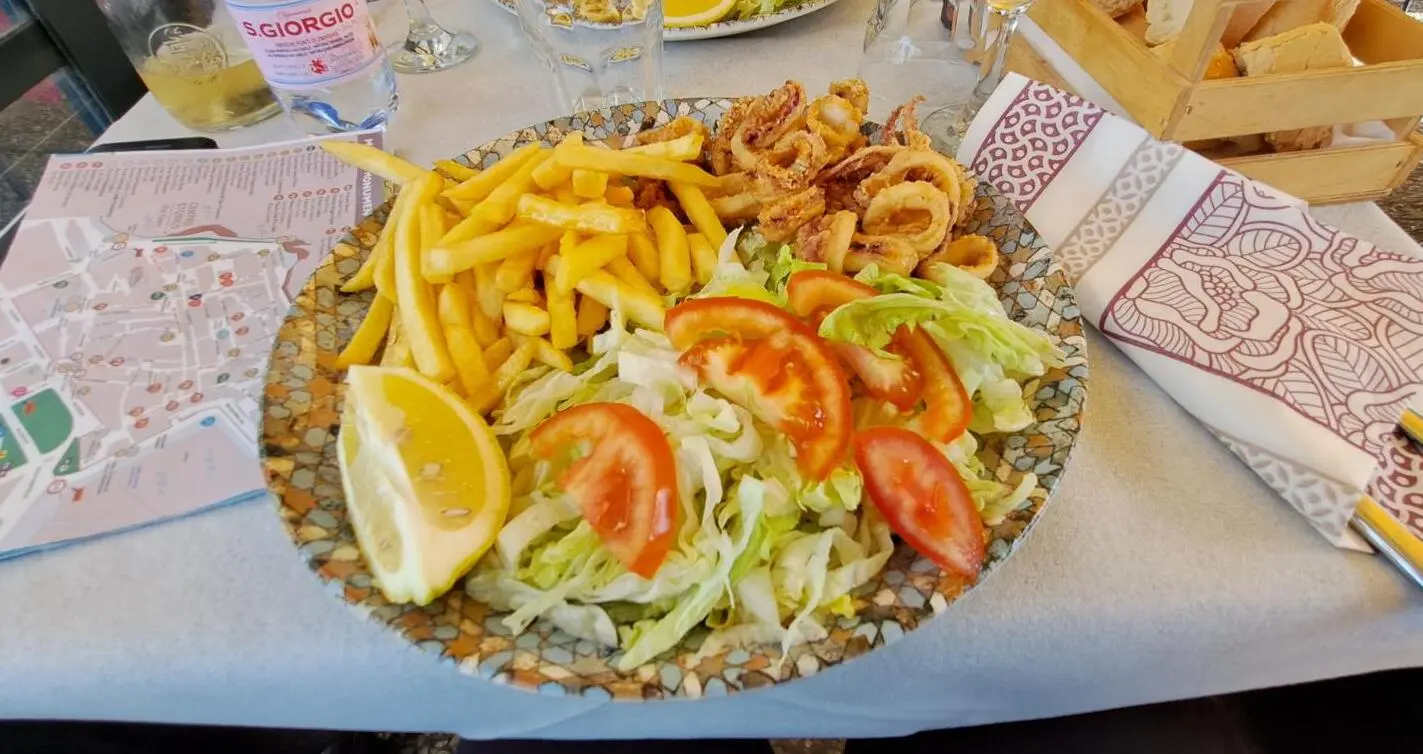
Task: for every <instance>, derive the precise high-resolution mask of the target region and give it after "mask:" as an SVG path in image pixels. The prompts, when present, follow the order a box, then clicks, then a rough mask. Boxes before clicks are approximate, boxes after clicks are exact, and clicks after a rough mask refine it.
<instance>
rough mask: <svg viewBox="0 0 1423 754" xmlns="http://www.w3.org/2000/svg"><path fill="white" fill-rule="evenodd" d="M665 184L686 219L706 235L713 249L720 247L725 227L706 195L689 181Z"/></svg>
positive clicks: (723, 239)
mask: <svg viewBox="0 0 1423 754" xmlns="http://www.w3.org/2000/svg"><path fill="white" fill-rule="evenodd" d="M667 185H668V187H670V188H671V189H672V194H673V195H674V196H676V197H677V203H678V204H680V205H682V212H684V213H686V215H687V219H688V220H691V221H692V225H694V226H696V228H697V232H698V233H701V234H702V235H703V236H706V239H707V242H709V243H710V244H711V246H712V248H713V249H720V248H721V245H722V243H724V242H725V241H726V228H725V226H723V225H722V224H721V219H720V218H718V217H717V216H716V210H714V209H712V206H711V202H708V201H707V195H706V194H704V193H702V190H701V188H700V187H698V186H693V185H692V184H690V183H681V182H679V181H674V182H672V183H669V184H667Z"/></svg>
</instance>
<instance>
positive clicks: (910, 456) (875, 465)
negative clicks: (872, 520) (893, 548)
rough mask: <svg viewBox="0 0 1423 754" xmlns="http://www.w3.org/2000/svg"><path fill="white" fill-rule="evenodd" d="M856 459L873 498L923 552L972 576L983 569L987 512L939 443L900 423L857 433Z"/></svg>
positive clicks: (949, 568) (898, 531) (895, 527)
mask: <svg viewBox="0 0 1423 754" xmlns="http://www.w3.org/2000/svg"><path fill="white" fill-rule="evenodd" d="M855 465H856V466H859V467H860V473H861V474H862V475H863V476H864V478H865V492H866V493H868V494H869V497H870V502H872V503H874V506H875V508H877V509H879V512H880V513H882V514H884V517H885V520H887V521H888V522H889V528H891V529H893V530H894V533H895V534H898V535H899V536H900V537H902V538H903V539H904V541H906V542H908V543H909V545H910V546H911V547H913V548H914V549H915V550H916V551H918V553H919V554H920V555H923V556H924V557H926V558H928V559H930V560H932V561H934V562H935V563H937V564H938V565H939V567H940V568H943V569H944V570H946V571H949V572H951V573H955V574H958V575H959V576H962V577H964V578H966V579H969V580H973V579H976V578H977V577H978V573H979V571H980V570H982V569H983V558H984V546H983V517H982V516H981V515H979V513H978V507H977V506H975V505H974V504H973V497H972V496H971V495H970V494H969V492H968V487H967V486H966V485H965V484H964V482H963V478H962V477H960V476H959V472H958V470H957V469H955V468H954V467H953V464H951V463H949V459H947V458H945V457H944V454H943V453H940V452H939V450H938V449H937V448H935V447H934V446H933V445H930V444H929V442H928V441H927V440H925V439H924V438H922V437H920V436H919V435H917V434H915V433H913V432H911V431H909V430H907V429H902V428H900V427H875V428H873V429H867V430H864V431H863V432H860V433H858V434H856V435H855Z"/></svg>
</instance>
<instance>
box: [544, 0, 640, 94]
mask: <svg viewBox="0 0 1423 754" xmlns="http://www.w3.org/2000/svg"><path fill="white" fill-rule="evenodd" d="M518 4H519V23H520V24H521V25H522V26H523V27H524V34H525V35H527V36H528V38H529V42H530V43H531V44H533V46H534V51H535V52H536V53H537V54H538V57H539V61H540V62H542V63H543V65H544V67H545V68H547V69H548V70H549V71H550V72H551V73H552V74H553V78H554V86H555V87H556V89H557V93H558V97H559V100H560V104H561V105H567V106H568V107H570V108H571V110H572V112H582V111H585V110H597V109H600V108H604V107H611V106H614V105H625V104H629V103H632V102H643V101H646V100H657V99H662V0H518Z"/></svg>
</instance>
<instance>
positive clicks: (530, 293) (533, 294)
mask: <svg viewBox="0 0 1423 754" xmlns="http://www.w3.org/2000/svg"><path fill="white" fill-rule="evenodd" d="M504 300H505V301H514V302H517V303H520V304H533V305H534V306H543V305H544V296H543V294H542V293H539V292H538V290H537V289H535V288H533V287H529V288H520V289H519V290H517V291H514V292H513V293H510V294H509V295H508V296H505V297H504Z"/></svg>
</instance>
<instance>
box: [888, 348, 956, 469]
mask: <svg viewBox="0 0 1423 754" xmlns="http://www.w3.org/2000/svg"><path fill="white" fill-rule="evenodd" d="M895 350H896V351H898V352H899V353H902V354H904V355H906V356H908V357H909V359H910V360H911V361H913V362H914V366H915V367H917V368H918V369H919V373H920V374H922V375H923V378H924V413H923V415H922V416H921V418H920V421H921V423H922V425H923V428H924V434H925V435H926V436H928V438H929V439H931V440H936V441H938V442H942V443H948V442H952V441H954V440H955V439H957V438H958V436H959V435H962V434H963V433H964V430H966V429H968V423H969V420H970V419H972V418H973V406H972V404H970V403H969V399H968V391H967V390H965V389H964V386H963V380H960V379H959V373H958V372H956V371H954V365H953V363H952V362H950V361H949V357H948V356H945V355H944V352H943V351H942V350H940V349H939V344H938V343H935V342H934V338H933V336H931V335H930V334H929V333H926V332H924V331H923V330H917V329H916V330H914V331H912V332H906V331H904V330H901V331H900V332H899V333H897V334H896V337H895Z"/></svg>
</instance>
